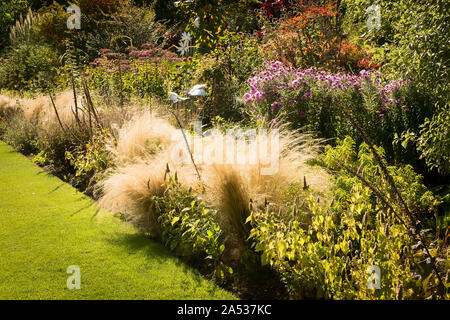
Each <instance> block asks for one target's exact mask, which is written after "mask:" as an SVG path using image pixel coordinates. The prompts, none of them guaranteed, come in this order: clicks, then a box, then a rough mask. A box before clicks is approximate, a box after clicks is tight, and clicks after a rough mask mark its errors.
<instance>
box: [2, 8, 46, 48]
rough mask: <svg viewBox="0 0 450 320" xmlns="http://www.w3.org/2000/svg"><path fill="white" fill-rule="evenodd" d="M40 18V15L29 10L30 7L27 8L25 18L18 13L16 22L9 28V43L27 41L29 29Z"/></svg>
mask: <svg viewBox="0 0 450 320" xmlns="http://www.w3.org/2000/svg"><path fill="white" fill-rule="evenodd" d="M39 20H40V15H39V14H38V13H34V12H33V11H31V7H30V8H28V12H27V15H26V17H25V19H24V18H23V16H22V15H20V17H19V19H18V20H17V21H16V24H15V25H13V26H12V27H11V29H10V33H9V39H10V40H11V45H13V46H15V45H17V44H18V43H19V42H27V41H30V39H31V31H32V28H33V25H34V24H36V23H38V22H39Z"/></svg>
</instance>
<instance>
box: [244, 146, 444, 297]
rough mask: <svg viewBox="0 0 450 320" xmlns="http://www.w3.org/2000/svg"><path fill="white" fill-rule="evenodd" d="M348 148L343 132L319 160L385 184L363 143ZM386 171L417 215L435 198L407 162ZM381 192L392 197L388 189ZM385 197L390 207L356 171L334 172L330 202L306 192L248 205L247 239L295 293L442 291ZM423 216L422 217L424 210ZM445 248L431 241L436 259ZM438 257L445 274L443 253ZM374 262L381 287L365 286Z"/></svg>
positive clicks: (425, 294) (431, 293)
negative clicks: (277, 202) (302, 199)
mask: <svg viewBox="0 0 450 320" xmlns="http://www.w3.org/2000/svg"><path fill="white" fill-rule="evenodd" d="M354 148H355V147H354V142H353V141H352V140H351V139H350V138H347V139H345V141H344V142H341V144H340V145H339V146H338V147H336V148H331V147H330V148H328V150H327V153H326V154H325V163H326V164H327V165H328V166H329V167H331V168H333V167H334V168H335V169H337V170H340V169H338V168H337V167H335V166H336V163H337V162H336V160H339V161H342V162H345V164H346V165H347V166H349V167H352V168H358V169H359V172H362V173H363V175H364V177H365V179H367V180H368V181H369V182H370V183H372V184H374V185H375V186H377V187H379V186H380V185H384V186H385V185H386V183H384V184H383V183H381V182H382V176H381V173H380V169H379V168H378V166H377V165H376V163H375V161H374V159H373V157H372V155H371V154H370V152H369V151H368V149H367V146H364V145H363V146H361V147H360V151H359V153H358V155H357V154H356V151H355V149H354ZM389 171H390V172H391V175H392V176H393V178H394V180H395V181H396V184H397V186H398V188H399V189H400V190H401V192H402V194H403V197H404V198H405V199H406V201H407V203H408V204H409V207H410V209H411V210H412V211H414V213H415V214H416V216H419V217H422V216H421V215H420V214H421V213H424V214H426V213H427V210H433V208H434V207H435V206H436V205H437V204H438V201H437V200H436V199H435V198H434V197H433V195H432V194H431V193H430V192H429V191H427V189H426V188H425V187H424V186H423V185H422V184H421V183H420V177H419V176H417V175H416V174H415V173H414V172H413V171H412V169H411V168H410V167H405V168H395V167H389ZM382 194H383V196H386V197H387V198H389V197H390V196H389V193H388V192H387V190H383V191H382ZM300 196H301V195H300ZM391 204H392V206H393V209H394V210H395V213H394V212H392V210H390V209H388V208H386V207H385V206H384V204H383V202H382V201H381V200H380V199H379V198H377V197H376V196H375V195H374V194H373V192H372V190H371V189H370V188H369V187H367V186H365V185H363V183H362V182H361V181H359V180H358V178H356V177H354V176H353V175H350V174H349V173H346V172H344V171H339V173H338V179H337V188H336V190H335V191H334V199H333V200H331V201H329V202H326V203H323V202H318V201H317V197H314V196H313V194H311V195H310V197H309V199H308V201H307V202H306V203H304V204H303V205H302V204H300V205H298V204H296V203H294V204H293V205H292V206H290V207H289V208H288V209H287V210H284V211H282V210H279V211H278V212H273V211H270V210H269V209H268V211H267V212H257V211H254V212H253V213H252V215H251V216H250V217H249V219H248V222H249V223H250V225H251V226H252V227H253V228H252V230H251V235H250V239H251V240H252V241H254V242H253V243H254V248H255V251H257V252H260V253H261V261H262V264H269V265H270V266H272V268H273V269H275V270H276V271H277V272H278V273H279V274H280V276H281V278H282V279H283V281H284V283H285V285H286V287H287V289H288V290H289V292H290V294H291V296H292V297H294V298H333V299H414V298H430V297H432V298H439V297H441V298H442V297H444V296H445V293H444V292H443V291H442V288H441V289H438V286H437V284H438V282H437V277H436V275H435V274H434V273H432V270H431V267H430V264H429V262H428V263H427V261H426V258H427V257H426V256H425V255H424V253H423V247H421V246H420V245H418V244H417V241H418V240H417V239H415V238H414V237H413V236H412V235H411V232H410V230H409V227H408V226H407V225H409V219H408V217H407V216H405V215H404V214H402V211H401V210H400V207H399V204H398V202H395V201H391ZM396 214H397V215H399V216H400V217H401V219H402V220H403V221H405V222H406V224H407V225H404V224H403V223H402V222H401V221H400V220H399V219H398V217H397V216H396ZM423 219H424V221H423V222H424V223H426V216H425V217H423ZM423 232H424V233H426V231H423ZM429 237H431V239H433V238H432V237H433V235H429V236H428V237H426V238H427V239H428V240H431V239H430V238H429ZM429 242H431V241H429ZM428 245H429V244H428ZM446 250H447V249H446V247H445V246H443V244H442V241H440V240H438V241H437V242H434V245H432V246H431V252H432V255H433V257H435V258H438V256H441V258H442V256H443V257H445V256H446V255H447V251H446ZM436 261H438V262H437V264H438V268H440V269H439V270H441V271H442V272H443V273H444V275H445V265H443V264H442V262H443V261H445V259H441V260H439V259H437V260H436ZM439 261H440V263H439ZM372 265H375V266H378V267H379V268H380V271H381V288H380V289H368V287H367V283H366V282H367V280H368V277H369V274H367V269H368V268H369V267H370V266H372Z"/></svg>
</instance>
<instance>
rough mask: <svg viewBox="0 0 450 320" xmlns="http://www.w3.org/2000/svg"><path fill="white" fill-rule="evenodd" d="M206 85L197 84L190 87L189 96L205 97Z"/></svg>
mask: <svg viewBox="0 0 450 320" xmlns="http://www.w3.org/2000/svg"><path fill="white" fill-rule="evenodd" d="M205 87H206V84H197V85H195V86H194V87H192V89H191V90H189V95H190V96H206V91H205V89H203V88H205Z"/></svg>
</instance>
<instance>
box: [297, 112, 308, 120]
mask: <svg viewBox="0 0 450 320" xmlns="http://www.w3.org/2000/svg"><path fill="white" fill-rule="evenodd" d="M298 115H299V117H300V118H305V117H306V113H304V112H303V111H300V113H299V114H298Z"/></svg>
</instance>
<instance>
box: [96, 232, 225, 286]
mask: <svg viewBox="0 0 450 320" xmlns="http://www.w3.org/2000/svg"><path fill="white" fill-rule="evenodd" d="M105 241H106V242H108V243H110V244H113V245H115V246H120V247H122V248H125V250H127V252H129V253H130V254H136V253H139V252H142V253H144V254H145V255H146V257H147V258H148V259H149V261H153V262H154V261H156V262H158V263H160V264H165V263H166V262H167V260H168V259H174V258H175V265H176V266H177V267H181V268H182V270H183V272H185V273H186V274H189V275H190V277H191V278H192V279H193V280H194V281H195V282H196V283H197V284H198V285H202V282H203V281H204V280H205V278H204V277H203V276H202V275H201V273H200V272H199V271H198V270H196V269H194V268H192V267H190V266H189V265H188V264H186V262H184V261H182V260H180V258H179V257H177V256H176V255H174V254H173V253H172V252H170V251H169V250H168V249H167V248H165V247H164V246H163V245H162V244H160V243H158V242H156V241H155V240H153V239H150V238H149V237H146V236H144V235H143V234H117V235H116V236H115V237H114V238H110V239H106V240H105ZM182 283H183V286H186V287H189V286H191V284H190V283H189V281H187V280H186V281H182ZM218 288H219V287H218V286H217V285H216V284H214V283H213V286H212V287H211V289H210V290H209V291H208V293H209V294H211V295H215V293H216V290H217V289H218Z"/></svg>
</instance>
